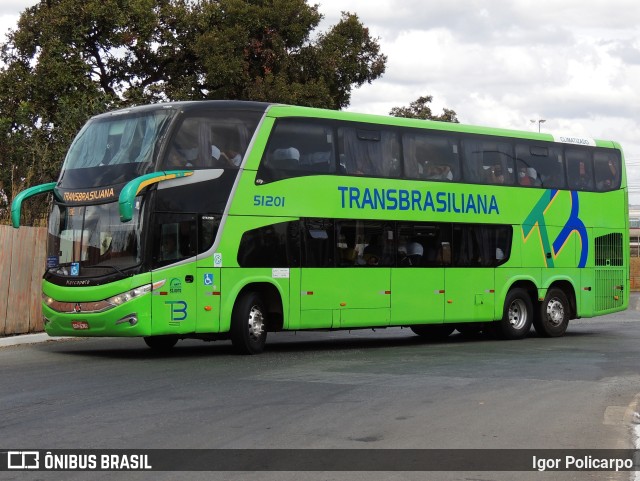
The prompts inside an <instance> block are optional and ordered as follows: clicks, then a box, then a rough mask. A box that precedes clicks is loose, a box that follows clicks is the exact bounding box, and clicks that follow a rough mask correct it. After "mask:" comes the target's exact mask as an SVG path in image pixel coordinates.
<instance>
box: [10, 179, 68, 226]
mask: <svg viewBox="0 0 640 481" xmlns="http://www.w3.org/2000/svg"><path fill="white" fill-rule="evenodd" d="M56 184H57V182H50V183H48V184H40V185H35V186H33V187H29V188H28V189H25V190H23V191H22V192H20V193H19V194H18V195H16V196H15V198H14V199H13V202H11V224H12V225H13V227H15V228H16V229H18V228H19V227H20V213H21V211H22V202H24V201H25V200H26V199H28V198H29V197H33V196H34V195H40V194H45V193H47V192H51V191H53V189H54V188H55V186H56Z"/></svg>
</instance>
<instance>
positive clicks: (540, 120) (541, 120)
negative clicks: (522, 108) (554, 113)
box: [531, 119, 547, 133]
mask: <svg viewBox="0 0 640 481" xmlns="http://www.w3.org/2000/svg"><path fill="white" fill-rule="evenodd" d="M546 121H547V120H546V119H538V120H531V123H532V124H535V123H536V122H538V133H539V132H540V124H543V123H545V122H546Z"/></svg>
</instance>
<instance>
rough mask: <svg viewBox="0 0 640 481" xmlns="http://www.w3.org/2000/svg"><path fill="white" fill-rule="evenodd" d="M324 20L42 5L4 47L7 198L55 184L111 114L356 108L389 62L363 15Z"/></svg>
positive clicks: (186, 7)
mask: <svg viewBox="0 0 640 481" xmlns="http://www.w3.org/2000/svg"><path fill="white" fill-rule="evenodd" d="M321 19H322V15H321V14H320V13H319V12H318V8H317V6H315V5H313V6H312V5H308V4H307V3H306V0H199V1H197V2H194V1H192V0H41V1H40V2H39V3H38V4H36V5H35V6H33V7H30V8H27V9H26V10H25V11H24V12H23V13H22V15H21V16H20V20H19V23H18V28H17V29H16V30H15V31H11V32H9V34H8V36H7V42H6V43H5V44H3V45H1V46H0V61H1V62H2V63H3V64H4V66H3V67H2V68H1V69H0V135H2V138H3V142H2V143H1V144H0V189H2V188H4V189H5V190H6V191H7V194H8V196H9V198H13V196H15V194H16V193H17V191H19V190H22V188H24V187H26V186H28V185H33V184H37V183H43V182H48V181H51V180H54V179H55V177H56V174H57V172H58V171H59V168H60V165H61V162H62V159H63V158H64V152H66V150H67V149H68V147H69V144H70V142H71V140H72V139H73V137H74V135H75V134H76V132H77V131H78V130H79V128H80V127H81V126H82V124H83V123H84V122H85V121H86V120H87V119H88V118H89V117H90V116H92V115H94V114H95V113H98V112H101V111H104V110H108V109H111V108H116V107H123V106H129V105H135V104H141V103H152V102H160V101H168V100H201V99H239V100H261V101H269V102H281V103H291V104H299V105H308V106H314V107H325V108H333V109H340V108H344V107H346V106H348V105H349V102H350V98H351V91H352V89H353V88H354V87H357V86H360V85H362V84H364V83H365V82H369V83H370V82H372V81H373V80H375V79H377V78H378V77H380V76H381V75H382V74H383V73H384V70H385V64H386V56H385V55H383V54H382V53H381V52H380V46H379V44H378V40H377V39H375V38H372V37H371V35H370V33H369V30H368V29H367V28H366V27H365V26H364V25H363V24H362V23H361V22H360V20H359V19H358V17H357V15H355V14H351V13H343V14H342V17H341V19H340V21H339V22H338V23H337V24H335V25H334V26H332V27H330V28H329V29H328V30H327V31H325V32H319V33H318V32H315V30H316V28H317V26H318V25H319V23H320V20H321ZM312 33H313V34H314V36H313V39H312ZM12 179H13V180H12ZM0 208H1V206H0ZM44 211H45V209H40V211H39V212H44Z"/></svg>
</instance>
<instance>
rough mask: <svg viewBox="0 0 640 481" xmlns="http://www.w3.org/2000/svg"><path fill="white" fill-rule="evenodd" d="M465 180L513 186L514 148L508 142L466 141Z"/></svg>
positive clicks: (464, 149)
mask: <svg viewBox="0 0 640 481" xmlns="http://www.w3.org/2000/svg"><path fill="white" fill-rule="evenodd" d="M462 146H463V151H464V178H465V180H466V181H468V182H473V183H485V184H505V185H513V182H514V179H515V166H514V162H513V148H512V147H511V145H510V144H508V143H506V142H481V141H475V140H470V141H467V140H464V141H463V142H462Z"/></svg>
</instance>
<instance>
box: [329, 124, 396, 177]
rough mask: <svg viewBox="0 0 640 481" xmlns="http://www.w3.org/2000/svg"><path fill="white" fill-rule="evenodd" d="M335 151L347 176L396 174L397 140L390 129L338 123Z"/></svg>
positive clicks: (393, 175)
mask: <svg viewBox="0 0 640 481" xmlns="http://www.w3.org/2000/svg"><path fill="white" fill-rule="evenodd" d="M338 150H339V155H340V160H341V165H343V167H344V169H345V170H346V173H347V174H349V175H364V176H378V177H392V178H396V177H399V176H400V173H401V168H400V143H399V142H398V136H397V134H396V133H395V132H394V131H390V130H370V129H367V128H356V127H350V126H349V127H347V126H342V127H340V128H338Z"/></svg>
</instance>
